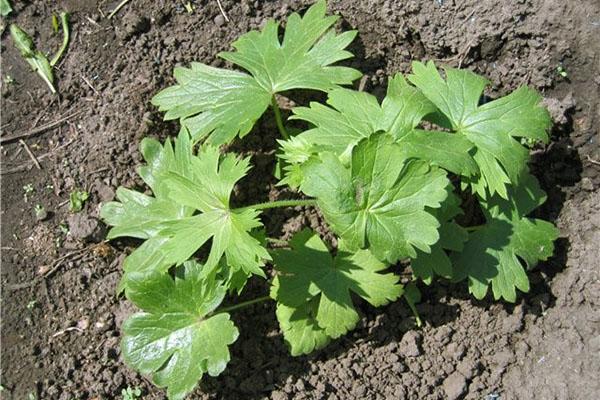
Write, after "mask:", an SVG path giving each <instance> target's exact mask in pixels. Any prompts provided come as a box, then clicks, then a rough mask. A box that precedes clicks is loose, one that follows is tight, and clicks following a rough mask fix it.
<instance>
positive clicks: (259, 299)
mask: <svg viewBox="0 0 600 400" xmlns="http://www.w3.org/2000/svg"><path fill="white" fill-rule="evenodd" d="M267 300H271V297H270V296H262V297H257V298H256V299H252V300H248V301H244V302H241V303H238V304H235V305H233V306H229V307H223V308H220V309H218V310H217V311H216V313H224V312H230V311H234V310H238V309H240V308H246V307H248V306H251V305H252V304H256V303H262V302H263V301H267ZM216 313H215V314H216Z"/></svg>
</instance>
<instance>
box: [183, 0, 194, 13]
mask: <svg viewBox="0 0 600 400" xmlns="http://www.w3.org/2000/svg"><path fill="white" fill-rule="evenodd" d="M183 6H184V7H185V11H187V13H188V14H191V13H193V12H194V6H193V5H192V3H191V2H189V1H186V2H183Z"/></svg>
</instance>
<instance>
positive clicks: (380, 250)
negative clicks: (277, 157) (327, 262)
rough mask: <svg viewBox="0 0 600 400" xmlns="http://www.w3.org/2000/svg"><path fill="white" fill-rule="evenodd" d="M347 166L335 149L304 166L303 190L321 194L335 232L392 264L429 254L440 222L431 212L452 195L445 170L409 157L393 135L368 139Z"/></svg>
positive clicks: (361, 144)
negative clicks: (448, 187) (448, 188)
mask: <svg viewBox="0 0 600 400" xmlns="http://www.w3.org/2000/svg"><path fill="white" fill-rule="evenodd" d="M350 164H351V165H350V166H349V167H347V166H345V165H344V164H343V163H342V162H341V161H340V159H339V158H338V157H337V156H336V155H334V154H333V153H323V154H322V155H321V156H320V158H313V159H311V160H310V161H309V162H307V163H306V164H304V165H303V167H302V171H303V174H304V179H303V182H302V185H301V186H300V188H301V190H302V191H303V192H304V193H305V194H307V195H309V196H313V197H316V198H317V201H318V205H319V207H320V208H321V211H322V212H323V214H324V216H325V219H326V220H327V222H328V223H329V225H330V226H331V228H332V230H333V231H334V232H335V233H337V234H338V235H339V236H340V237H341V238H342V239H344V241H345V242H346V244H347V245H348V246H349V248H350V249H365V248H368V249H369V250H371V252H372V253H373V254H374V255H375V256H376V257H377V258H379V259H380V260H387V261H388V262H390V263H393V262H395V261H397V260H398V259H400V258H402V257H415V256H416V254H417V253H416V250H417V249H419V250H422V251H424V252H429V251H430V249H431V247H430V246H431V245H433V244H434V243H436V242H437V241H438V239H439V234H438V227H439V225H440V224H439V222H438V220H437V218H436V217H435V216H433V215H432V214H431V213H430V212H428V211H427V210H426V208H427V207H429V208H438V207H440V204H441V203H442V201H444V199H445V198H446V196H447V192H446V186H447V184H448V179H447V178H446V174H445V172H444V171H443V170H440V169H438V168H436V167H430V166H429V165H428V164H427V163H425V162H422V161H415V160H409V159H407V158H406V157H405V155H404V153H403V151H402V148H401V146H400V145H398V144H396V143H394V140H393V138H392V137H391V136H390V135H387V134H383V133H378V134H375V135H372V136H370V137H369V138H368V139H363V140H362V141H361V142H360V143H359V144H358V145H357V146H356V147H355V148H354V149H353V150H352V157H351V163H350Z"/></svg>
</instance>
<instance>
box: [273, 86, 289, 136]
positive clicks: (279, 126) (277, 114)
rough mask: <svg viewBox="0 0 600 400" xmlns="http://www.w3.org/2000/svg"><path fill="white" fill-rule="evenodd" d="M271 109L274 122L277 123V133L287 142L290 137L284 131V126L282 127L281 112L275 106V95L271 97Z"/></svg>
mask: <svg viewBox="0 0 600 400" xmlns="http://www.w3.org/2000/svg"><path fill="white" fill-rule="evenodd" d="M271 108H273V112H274V113H275V121H276V122H277V129H279V133H280V134H281V136H282V137H283V138H284V139H285V140H289V139H290V135H289V134H288V133H287V131H286V130H285V126H283V120H282V119H281V110H280V109H279V105H278V104H277V99H275V95H273V97H271Z"/></svg>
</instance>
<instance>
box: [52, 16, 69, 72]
mask: <svg viewBox="0 0 600 400" xmlns="http://www.w3.org/2000/svg"><path fill="white" fill-rule="evenodd" d="M60 24H61V26H62V31H63V42H62V45H61V46H60V49H58V51H57V52H56V54H55V55H54V57H53V58H52V60H51V61H50V66H52V67H54V66H55V65H56V63H57V62H58V60H60V58H61V57H62V55H63V54H64V52H65V50H66V49H67V46H68V45H69V38H70V33H69V14H68V13H66V12H64V11H63V12H61V13H60Z"/></svg>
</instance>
